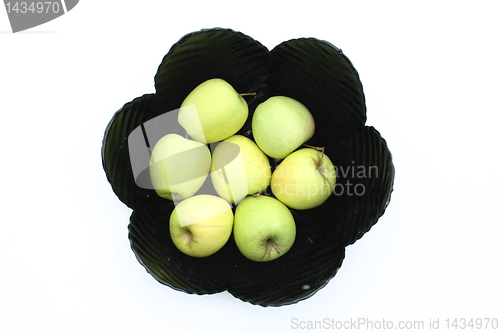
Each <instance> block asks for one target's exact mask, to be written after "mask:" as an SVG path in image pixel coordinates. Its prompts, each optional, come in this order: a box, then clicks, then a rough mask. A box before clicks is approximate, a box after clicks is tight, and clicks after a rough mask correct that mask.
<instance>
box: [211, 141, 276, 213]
mask: <svg viewBox="0 0 500 333" xmlns="http://www.w3.org/2000/svg"><path fill="white" fill-rule="evenodd" d="M211 171H212V172H211V173H210V177H211V180H212V184H213V186H214V189H215V191H216V192H217V194H218V195H219V196H220V197H221V198H224V199H226V200H227V201H229V202H231V203H234V204H237V203H239V202H240V201H241V200H242V199H243V198H244V197H246V196H247V195H248V194H253V193H261V192H263V191H265V189H266V188H267V187H268V186H269V183H270V181H271V166H270V164H269V159H268V158H267V156H266V155H265V154H264V153H263V152H262V150H260V148H259V147H258V146H257V145H256V144H255V142H253V141H252V140H251V139H249V138H247V137H245V136H242V135H233V136H231V137H229V138H227V139H226V140H224V141H221V142H219V143H218V144H217V146H216V147H215V149H214V150H213V152H212V169H211Z"/></svg>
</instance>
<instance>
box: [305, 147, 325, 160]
mask: <svg viewBox="0 0 500 333" xmlns="http://www.w3.org/2000/svg"><path fill="white" fill-rule="evenodd" d="M303 145H304V146H306V147H308V148H312V149H316V150H319V151H320V152H321V159H320V162H321V161H323V156H324V155H325V147H315V146H311V145H308V144H305V143H304V144H303Z"/></svg>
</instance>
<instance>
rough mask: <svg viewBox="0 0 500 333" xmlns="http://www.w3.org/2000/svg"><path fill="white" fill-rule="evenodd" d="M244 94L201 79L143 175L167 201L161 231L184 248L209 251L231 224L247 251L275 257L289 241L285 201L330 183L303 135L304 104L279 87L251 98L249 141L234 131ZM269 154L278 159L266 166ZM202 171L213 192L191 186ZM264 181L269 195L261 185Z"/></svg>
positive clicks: (330, 174) (291, 205) (321, 194)
mask: <svg viewBox="0 0 500 333" xmlns="http://www.w3.org/2000/svg"><path fill="white" fill-rule="evenodd" d="M245 95H252V93H239V92H237V91H236V90H235V89H234V88H233V87H232V86H231V85H230V84H229V83H228V82H226V81H225V80H223V79H220V78H213V79H210V80H207V81H205V82H203V83H201V84H200V85H199V86H197V87H196V88H195V89H194V90H193V91H191V92H190V93H189V95H188V96H187V97H186V98H185V99H184V101H183V103H182V105H181V107H180V109H179V113H178V123H179V124H180V125H181V126H182V127H183V128H184V129H185V130H186V136H185V137H183V136H181V135H179V134H176V133H171V134H167V135H165V136H163V137H162V138H161V139H160V140H159V141H158V142H157V143H156V144H155V146H154V148H153V151H152V154H151V159H150V168H149V170H150V177H151V182H152V184H153V187H154V189H155V191H156V193H157V194H158V195H159V196H161V197H162V198H165V199H168V200H172V201H174V203H175V208H174V210H173V211H172V214H171V216H170V220H169V229H170V236H171V239H172V241H173V243H174V244H175V246H176V247H177V248H178V249H179V250H180V251H182V252H183V253H185V254H187V255H189V256H192V257H206V256H210V255H212V254H214V253H215V252H217V251H218V250H220V249H221V248H222V247H223V246H224V245H225V244H226V242H227V241H228V240H229V238H230V237H231V234H233V237H234V240H235V243H236V245H237V247H238V249H239V250H240V251H241V253H242V254H243V255H244V256H245V257H246V258H248V259H250V260H253V261H258V262H264V261H270V260H274V259H277V258H279V257H281V256H282V255H284V254H285V253H287V252H288V251H289V250H290V248H291V247H292V245H293V243H294V241H295V236H296V225H295V221H294V217H293V215H292V213H291V211H290V209H298V210H303V209H311V208H314V207H317V206H319V205H321V204H323V203H324V202H325V201H326V199H328V197H329V196H330V195H331V194H332V193H333V190H334V187H335V183H336V172H335V167H334V165H333V163H332V162H331V160H330V159H329V158H328V156H327V155H326V154H325V152H324V149H323V148H320V147H311V146H308V145H306V144H305V143H306V142H307V141H308V140H309V139H310V138H311V137H312V136H313V134H314V130H315V123H314V119H313V116H312V115H311V113H310V112H309V110H308V109H307V108H306V106H304V105H303V104H301V103H300V102H299V101H297V100H294V99H292V98H290V97H286V96H273V97H270V98H268V99H267V100H265V101H264V102H262V103H261V104H259V105H258V106H257V108H256V109H255V112H254V114H253V116H252V119H251V126H252V133H253V139H254V140H255V141H254V140H252V139H250V138H248V137H246V136H243V135H239V134H236V133H237V132H238V131H239V130H240V129H241V128H242V127H243V125H244V124H245V122H246V121H247V118H248V116H249V107H248V104H247V102H246V100H245V99H244V97H243V96H245ZM253 95H255V94H253ZM269 157H271V158H274V159H276V160H278V161H279V164H278V165H277V166H276V168H275V169H274V170H272V169H271V166H270V162H269ZM209 176H210V180H211V183H212V188H213V193H210V194H197V192H198V191H199V190H200V188H202V186H203V185H204V184H205V182H206V181H207V178H208V177H209ZM269 187H270V189H271V191H272V196H270V195H265V194H264V193H265V192H266V189H268V188H269ZM233 207H236V208H235V209H234V212H233Z"/></svg>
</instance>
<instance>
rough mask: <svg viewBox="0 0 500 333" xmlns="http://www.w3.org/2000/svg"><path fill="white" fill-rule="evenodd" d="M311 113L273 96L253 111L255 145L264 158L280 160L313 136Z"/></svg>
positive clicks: (292, 101) (290, 100)
mask: <svg viewBox="0 0 500 333" xmlns="http://www.w3.org/2000/svg"><path fill="white" fill-rule="evenodd" d="M314 129H315V124H314V118H313V116H312V115H311V112H309V110H308V109H307V108H306V107H305V106H304V105H303V104H302V103H300V102H299V101H297V100H295V99H293V98H290V97H286V96H273V97H270V98H268V99H267V100H266V101H264V102H263V103H261V104H259V105H258V106H257V108H256V109H255V112H254V114H253V117H252V132H253V137H254V139H255V142H256V143H257V145H258V146H259V147H260V149H262V151H263V152H264V153H266V155H268V156H270V157H272V158H276V159H283V158H285V157H286V156H288V155H289V154H290V153H291V152H293V151H294V150H295V149H297V148H298V147H300V145H302V144H303V143H304V142H306V141H307V140H309V139H310V138H311V137H312V136H313V134H314Z"/></svg>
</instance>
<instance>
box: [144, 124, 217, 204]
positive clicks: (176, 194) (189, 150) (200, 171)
mask: <svg viewBox="0 0 500 333" xmlns="http://www.w3.org/2000/svg"><path fill="white" fill-rule="evenodd" d="M210 164H211V156H210V150H209V149H208V147H207V146H206V145H204V144H203V143H200V142H198V141H194V140H190V139H186V138H183V137H182V136H180V135H179V134H175V133H171V134H167V135H165V136H163V137H162V138H161V139H160V140H158V142H157V143H156V144H155V146H154V147H153V151H152V152H151V158H150V161H149V174H150V177H151V183H152V185H153V188H154V190H155V191H156V193H157V194H158V195H159V196H160V197H162V198H165V199H169V200H173V201H177V200H182V199H186V198H188V197H190V196H193V195H194V194H195V193H196V192H197V191H198V190H199V189H200V188H201V186H202V185H203V183H204V182H205V180H206V178H207V177H208V174H209V172H210Z"/></svg>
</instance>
